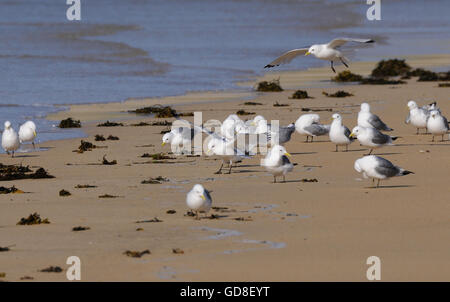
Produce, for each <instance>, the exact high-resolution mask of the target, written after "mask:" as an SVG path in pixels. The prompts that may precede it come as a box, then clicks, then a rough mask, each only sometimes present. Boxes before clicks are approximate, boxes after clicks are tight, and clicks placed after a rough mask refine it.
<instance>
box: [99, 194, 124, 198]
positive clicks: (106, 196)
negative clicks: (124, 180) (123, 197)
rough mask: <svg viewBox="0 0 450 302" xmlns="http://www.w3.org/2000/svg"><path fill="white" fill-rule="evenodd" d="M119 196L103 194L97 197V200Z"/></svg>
mask: <svg viewBox="0 0 450 302" xmlns="http://www.w3.org/2000/svg"><path fill="white" fill-rule="evenodd" d="M117 197H119V196H114V195H110V194H103V195H100V196H98V198H117Z"/></svg>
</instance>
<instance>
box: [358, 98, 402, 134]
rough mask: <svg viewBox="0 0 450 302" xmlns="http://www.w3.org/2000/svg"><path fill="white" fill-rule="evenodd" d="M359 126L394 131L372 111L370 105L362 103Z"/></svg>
mask: <svg viewBox="0 0 450 302" xmlns="http://www.w3.org/2000/svg"><path fill="white" fill-rule="evenodd" d="M358 126H362V127H366V128H375V129H377V130H380V131H392V130H394V129H391V128H389V127H388V126H387V125H386V124H385V123H383V121H382V120H381V119H380V118H379V117H378V116H377V115H375V114H372V113H371V112H370V105H369V104H367V103H362V104H361V110H360V111H359V113H358Z"/></svg>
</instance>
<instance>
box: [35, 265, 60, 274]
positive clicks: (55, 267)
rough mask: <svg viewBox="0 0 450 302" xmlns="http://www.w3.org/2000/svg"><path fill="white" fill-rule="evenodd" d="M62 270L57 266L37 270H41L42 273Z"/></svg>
mask: <svg viewBox="0 0 450 302" xmlns="http://www.w3.org/2000/svg"><path fill="white" fill-rule="evenodd" d="M62 271H63V269H62V268H60V267H59V266H49V267H46V268H43V269H41V270H39V272H43V273H61V272H62Z"/></svg>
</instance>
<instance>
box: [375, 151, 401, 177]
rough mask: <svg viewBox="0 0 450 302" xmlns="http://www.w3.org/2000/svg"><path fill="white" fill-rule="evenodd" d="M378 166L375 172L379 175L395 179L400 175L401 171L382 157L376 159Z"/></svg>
mask: <svg viewBox="0 0 450 302" xmlns="http://www.w3.org/2000/svg"><path fill="white" fill-rule="evenodd" d="M376 159H377V166H376V167H375V171H377V172H378V173H380V174H382V175H385V176H386V177H393V176H396V175H398V174H399V173H400V169H399V168H398V167H396V166H394V165H393V164H392V163H391V162H390V161H388V160H387V159H384V158H382V157H378V156H377V157H376Z"/></svg>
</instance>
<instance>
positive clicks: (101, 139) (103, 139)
mask: <svg viewBox="0 0 450 302" xmlns="http://www.w3.org/2000/svg"><path fill="white" fill-rule="evenodd" d="M105 140H106V138H105V137H104V136H103V135H101V134H96V135H95V141H96V142H103V141H105Z"/></svg>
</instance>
